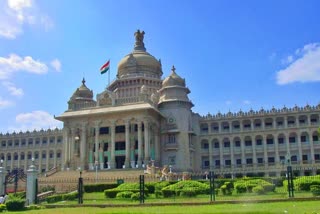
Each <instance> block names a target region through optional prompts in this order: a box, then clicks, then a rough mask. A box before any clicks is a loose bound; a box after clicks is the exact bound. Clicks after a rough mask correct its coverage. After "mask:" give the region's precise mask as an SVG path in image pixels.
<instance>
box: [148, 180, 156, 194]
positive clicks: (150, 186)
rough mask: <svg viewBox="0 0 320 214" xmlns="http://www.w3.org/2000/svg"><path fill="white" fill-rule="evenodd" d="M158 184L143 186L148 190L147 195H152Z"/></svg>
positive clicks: (151, 183) (150, 183) (152, 183)
mask: <svg viewBox="0 0 320 214" xmlns="http://www.w3.org/2000/svg"><path fill="white" fill-rule="evenodd" d="M157 183H158V182H149V183H146V184H145V187H147V189H148V193H150V194H153V193H154V192H155V189H156V188H155V186H156V184H157Z"/></svg>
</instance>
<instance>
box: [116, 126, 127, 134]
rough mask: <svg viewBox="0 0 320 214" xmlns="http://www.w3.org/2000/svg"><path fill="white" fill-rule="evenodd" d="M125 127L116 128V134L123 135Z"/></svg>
mask: <svg viewBox="0 0 320 214" xmlns="http://www.w3.org/2000/svg"><path fill="white" fill-rule="evenodd" d="M125 132H126V127H125V126H116V133H125Z"/></svg>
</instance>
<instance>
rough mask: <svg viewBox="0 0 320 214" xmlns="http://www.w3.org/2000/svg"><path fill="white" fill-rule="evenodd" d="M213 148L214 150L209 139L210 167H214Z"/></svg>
mask: <svg viewBox="0 0 320 214" xmlns="http://www.w3.org/2000/svg"><path fill="white" fill-rule="evenodd" d="M213 165H214V164H213V150H212V142H211V140H210V141H209V169H210V170H211V169H213Z"/></svg>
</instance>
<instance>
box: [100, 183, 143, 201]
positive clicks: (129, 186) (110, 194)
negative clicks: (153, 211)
mask: <svg viewBox="0 0 320 214" xmlns="http://www.w3.org/2000/svg"><path fill="white" fill-rule="evenodd" d="M139 188H140V186H139V183H124V184H120V185H119V186H118V187H117V188H113V189H107V190H105V191H104V195H105V196H106V197H107V198H115V197H116V196H117V194H118V193H119V192H126V191H129V192H133V193H136V192H139ZM144 191H145V193H146V194H147V193H148V188H147V187H146V186H145V188H144Z"/></svg>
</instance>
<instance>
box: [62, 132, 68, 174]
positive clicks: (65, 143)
mask: <svg viewBox="0 0 320 214" xmlns="http://www.w3.org/2000/svg"><path fill="white" fill-rule="evenodd" d="M68 132H69V131H68V128H67V127H64V128H63V147H64V149H63V150H64V152H63V155H62V167H61V168H62V170H64V169H65V168H66V167H67V162H68V160H69V141H68V139H69V136H68Z"/></svg>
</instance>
